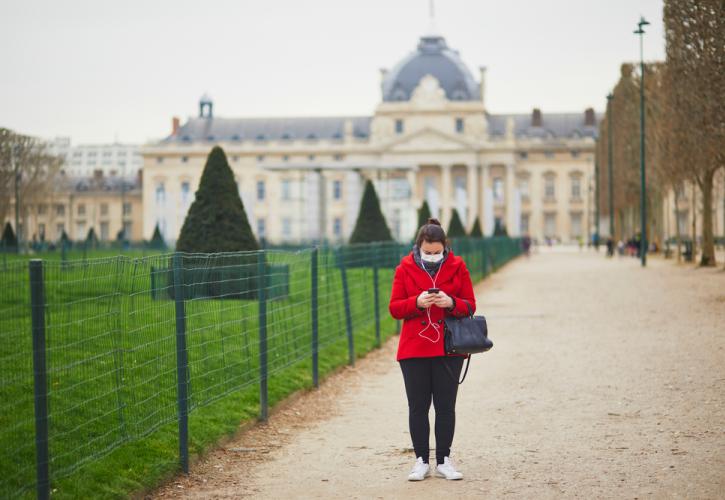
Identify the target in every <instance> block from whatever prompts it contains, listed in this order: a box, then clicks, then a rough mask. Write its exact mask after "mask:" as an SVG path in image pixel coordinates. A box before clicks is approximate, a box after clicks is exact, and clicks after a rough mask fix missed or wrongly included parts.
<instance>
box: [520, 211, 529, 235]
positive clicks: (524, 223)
mask: <svg viewBox="0 0 725 500" xmlns="http://www.w3.org/2000/svg"><path fill="white" fill-rule="evenodd" d="M519 229H520V231H521V234H529V214H521V224H519Z"/></svg>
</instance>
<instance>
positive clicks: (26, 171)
mask: <svg viewBox="0 0 725 500" xmlns="http://www.w3.org/2000/svg"><path fill="white" fill-rule="evenodd" d="M62 163H63V160H62V158H60V157H58V156H54V155H51V154H50V153H49V152H48V147H47V145H46V144H45V143H44V142H42V141H40V140H38V139H36V138H34V137H30V136H27V135H21V134H17V133H15V132H13V131H12V130H9V129H6V128H0V221H3V220H5V218H6V217H8V215H10V210H11V207H12V206H13V204H14V203H15V175H16V171H17V173H18V182H19V184H18V193H19V195H20V196H19V198H20V205H19V207H20V214H21V215H20V218H21V220H22V219H25V218H26V217H27V215H28V207H30V206H32V205H34V204H37V203H39V202H41V201H42V200H44V199H47V196H48V194H49V193H50V192H51V190H52V187H53V180H54V179H55V177H56V175H57V173H58V171H59V170H60V167H61V165H62ZM15 231H16V233H17V231H18V228H17V227H16V228H15Z"/></svg>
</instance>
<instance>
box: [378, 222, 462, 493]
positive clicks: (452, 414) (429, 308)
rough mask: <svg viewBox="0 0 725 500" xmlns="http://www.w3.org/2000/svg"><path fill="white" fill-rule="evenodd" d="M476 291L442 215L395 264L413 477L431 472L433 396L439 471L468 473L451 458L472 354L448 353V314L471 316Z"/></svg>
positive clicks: (394, 308) (455, 475)
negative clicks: (458, 406)
mask: <svg viewBox="0 0 725 500" xmlns="http://www.w3.org/2000/svg"><path fill="white" fill-rule="evenodd" d="M469 307H470V311H471V313H473V312H474V311H475V310H476V297H475V296H474V295H473V284H472V283H471V276H470V275H469V273H468V268H467V267H466V264H465V263H464V262H463V259H461V257H459V256H457V255H453V251H452V250H451V248H450V247H449V246H448V239H447V238H446V233H445V231H444V230H443V228H442V227H441V224H440V222H439V221H438V220H437V219H428V222H427V224H424V225H423V226H422V227H421V228H420V229H419V230H418V236H417V237H416V240H415V245H414V246H413V250H412V251H411V252H410V253H409V254H408V255H406V256H405V257H403V258H402V259H401V261H400V265H398V267H396V268H395V276H394V278H393V289H392V292H391V294H390V305H389V309H390V314H391V315H392V316H393V318H395V319H402V320H404V321H403V328H402V330H401V332H400V340H399V341H398V352H397V356H396V360H397V361H398V362H399V363H400V369H401V371H402V372H403V381H404V383H405V393H406V396H407V398H408V425H409V428H410V437H411V439H412V441H413V450H414V451H415V456H416V462H415V465H414V466H413V469H412V470H411V471H410V474H409V475H408V480H409V481H421V480H423V479H425V478H426V477H427V476H428V475H430V466H429V464H428V459H429V453H430V448H429V444H428V440H429V434H430V424H429V422H428V412H429V410H430V403H431V399H432V400H433V405H434V407H435V438H436V468H435V473H436V475H437V476H440V477H444V478H446V479H462V478H463V474H462V473H461V472H459V471H458V470H456V467H455V466H454V465H453V463H452V462H451V460H450V451H451V444H452V443H453V431H454V429H455V423H456V395H457V394H458V379H459V377H460V374H461V369H462V367H463V360H464V359H466V357H467V356H466V355H459V354H453V355H447V354H446V353H445V349H444V344H443V335H444V327H445V325H444V323H443V318H444V317H446V316H458V317H463V316H468V314H469Z"/></svg>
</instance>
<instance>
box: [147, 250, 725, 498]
mask: <svg viewBox="0 0 725 500" xmlns="http://www.w3.org/2000/svg"><path fill="white" fill-rule="evenodd" d="M476 294H477V298H478V312H479V313H481V314H484V315H485V316H486V317H487V319H488V324H489V332H490V337H491V338H492V340H493V341H494V344H495V346H494V348H493V350H491V351H490V352H488V353H485V354H479V355H475V356H474V357H473V359H472V362H471V369H470V371H469V374H468V378H467V379H466V381H465V382H464V384H463V385H462V386H460V391H459V394H458V403H457V421H456V435H455V438H454V441H453V447H452V453H451V458H452V460H453V462H454V463H455V464H457V466H458V468H459V470H461V471H462V472H463V473H464V479H463V480H462V481H446V480H445V479H441V478H437V477H429V478H427V479H426V480H425V481H421V482H408V481H407V480H406V477H407V474H408V472H409V470H410V468H411V467H412V465H413V462H414V456H413V453H412V449H411V442H410V436H409V434H408V418H407V402H406V399H405V391H404V386H403V379H402V375H401V373H400V368H399V367H398V364H397V362H396V361H395V350H396V348H397V342H398V339H397V337H393V338H392V339H390V341H389V342H388V343H387V344H385V345H384V346H383V348H382V349H380V350H378V351H375V352H373V353H371V354H369V355H368V356H367V357H366V358H365V359H362V360H358V362H357V364H356V366H355V368H350V367H346V368H344V369H342V370H340V371H339V372H337V373H336V374H334V375H332V376H331V377H329V378H328V379H326V380H325V381H324V383H323V384H322V386H321V388H320V389H319V390H317V391H309V392H304V393H301V394H297V395H295V396H293V397H292V398H290V399H289V400H288V401H286V402H285V403H284V404H282V405H281V406H280V408H278V409H277V410H276V411H274V412H272V414H271V416H270V419H269V421H268V422H267V423H264V424H258V425H256V426H253V427H252V428H250V429H246V430H244V431H243V432H240V433H239V435H238V436H237V437H236V438H235V439H233V440H231V441H230V442H227V443H225V444H223V445H222V446H221V447H220V448H219V449H217V450H214V451H212V452H210V453H209V454H208V455H207V456H206V457H204V458H202V459H201V460H199V461H198V462H197V463H195V464H194V465H193V467H192V470H191V473H190V475H189V476H188V477H186V476H183V475H180V476H178V477H176V478H175V479H173V480H172V481H170V482H168V483H167V484H165V485H163V486H162V487H160V488H159V489H158V490H156V491H154V492H153V493H151V494H149V495H148V496H147V497H148V498H169V497H173V498H245V497H254V498H266V499H269V498H275V499H276V498H420V497H421V495H422V496H423V497H427V498H438V497H440V498H443V497H444V496H449V497H451V498H481V497H487V498H500V497H504V496H506V497H512V498H561V497H567V498H675V497H678V498H679V497H687V498H724V497H725V272H723V271H722V268H720V269H696V268H694V267H692V266H684V265H677V264H675V263H673V261H671V260H670V261H664V260H661V259H658V258H656V257H654V258H650V259H649V261H648V267H647V268H646V269H642V268H641V267H640V266H639V261H637V260H635V259H630V258H623V259H617V258H615V259H613V260H608V259H606V258H604V256H603V252H602V253H599V254H597V253H594V252H588V251H583V252H581V251H578V250H571V251H566V250H564V251H562V250H559V251H546V250H542V252H541V253H537V254H534V255H533V256H532V257H531V258H530V259H526V258H521V259H518V260H517V261H515V262H512V263H510V264H508V265H507V266H506V267H504V268H503V269H501V270H500V271H499V272H497V273H496V274H495V275H494V276H493V277H492V278H491V279H489V280H486V281H484V282H483V283H481V284H479V285H478V286H477V287H476ZM433 415H434V411H433V408H431V448H432V449H433V448H434V447H435V438H434V435H433V432H432V424H433ZM431 456H432V457H434V456H435V453H434V451H431ZM433 461H435V460H434V459H433Z"/></svg>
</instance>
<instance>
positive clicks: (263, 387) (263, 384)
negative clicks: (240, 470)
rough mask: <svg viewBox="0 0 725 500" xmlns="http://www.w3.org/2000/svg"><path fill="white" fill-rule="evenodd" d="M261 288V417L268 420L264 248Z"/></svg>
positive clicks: (259, 272)
mask: <svg viewBox="0 0 725 500" xmlns="http://www.w3.org/2000/svg"><path fill="white" fill-rule="evenodd" d="M257 276H258V278H257V288H258V289H259V412H260V415H259V418H260V419H261V420H267V412H268V403H267V395H268V392H267V290H266V286H267V279H266V277H267V265H266V262H265V253H264V250H259V252H258V253H257Z"/></svg>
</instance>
